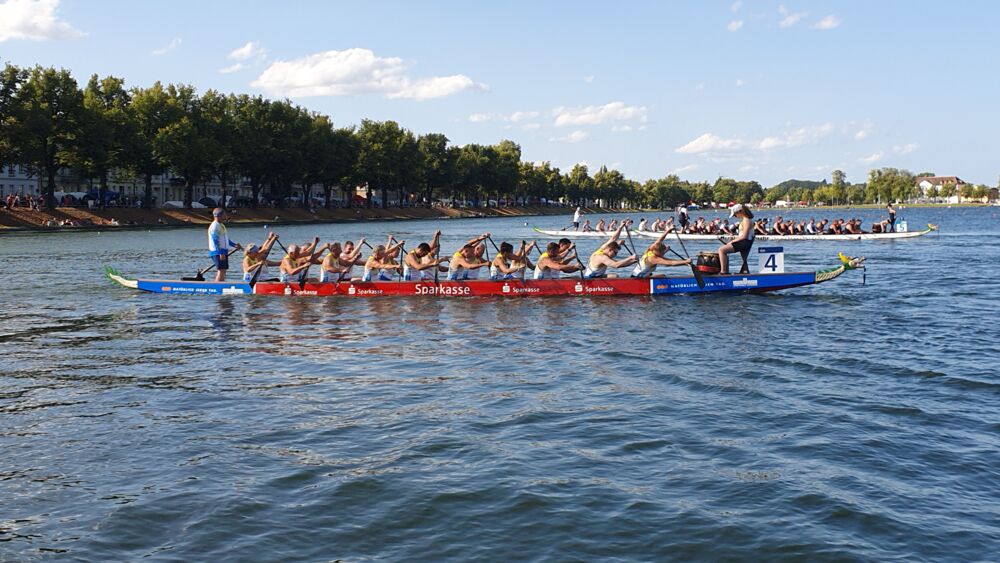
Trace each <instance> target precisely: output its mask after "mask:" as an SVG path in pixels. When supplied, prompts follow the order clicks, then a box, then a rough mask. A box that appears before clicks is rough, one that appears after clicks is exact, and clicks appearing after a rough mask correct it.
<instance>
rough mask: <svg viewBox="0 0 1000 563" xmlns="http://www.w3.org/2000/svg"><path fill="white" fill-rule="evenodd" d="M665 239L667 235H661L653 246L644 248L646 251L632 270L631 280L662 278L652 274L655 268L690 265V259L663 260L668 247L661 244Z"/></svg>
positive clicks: (659, 275)
mask: <svg viewBox="0 0 1000 563" xmlns="http://www.w3.org/2000/svg"><path fill="white" fill-rule="evenodd" d="M666 237H667V233H663V234H661V235H660V236H659V237H658V238H657V239H656V240H655V241H653V244H651V245H649V246H648V247H647V248H646V251H645V252H643V253H642V257H640V258H639V261H638V262H636V264H635V268H634V269H633V270H632V277H633V278H652V277H663V274H653V272H654V271H655V270H656V267H657V266H687V265H688V264H690V263H691V260H690V259H684V260H671V259H670V258H665V257H664V256H665V255H666V253H667V251H668V250H670V247H669V246H667V245H665V244H663V240H664V239H665V238H666Z"/></svg>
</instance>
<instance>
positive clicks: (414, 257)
mask: <svg viewBox="0 0 1000 563" xmlns="http://www.w3.org/2000/svg"><path fill="white" fill-rule="evenodd" d="M440 249H441V231H434V237H433V238H431V241H430V242H429V243H427V242H422V243H420V244H418V245H417V247H416V248H414V249H413V250H411V251H409V252H407V253H406V256H404V257H403V280H404V281H421V280H432V279H434V270H435V268H437V269H438V271H445V272H447V271H448V269H447V268H441V264H440V260H439V259H435V256H437V255H438V251H439V250H440Z"/></svg>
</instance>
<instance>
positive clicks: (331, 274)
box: [319, 238, 365, 283]
mask: <svg viewBox="0 0 1000 563" xmlns="http://www.w3.org/2000/svg"><path fill="white" fill-rule="evenodd" d="M364 243H365V239H364V238H361V239H360V240H358V244H357V246H355V245H354V243H352V242H351V241H347V242H345V243H344V246H341V245H340V243H339V242H335V243H333V244H330V245H329V250H330V252H329V253H328V254H327V255H326V256H324V257H323V262H322V263H321V265H320V272H319V281H321V282H323V283H331V282H332V283H337V282H341V281H344V280H349V279H351V270H352V269H353V268H354V266H355V265H356V264H357V263H358V260H360V259H361V245H363V244H364ZM348 246H349V247H350V249H351V250H350V252H348V251H347V250H346V249H347V248H348ZM362 263H363V262H362Z"/></svg>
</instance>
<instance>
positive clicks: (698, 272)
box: [691, 264, 705, 289]
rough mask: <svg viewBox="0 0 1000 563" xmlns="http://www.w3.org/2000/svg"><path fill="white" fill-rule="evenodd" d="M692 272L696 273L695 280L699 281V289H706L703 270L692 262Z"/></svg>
mask: <svg viewBox="0 0 1000 563" xmlns="http://www.w3.org/2000/svg"><path fill="white" fill-rule="evenodd" d="M691 273H692V274H694V281H695V282H697V283H698V289H705V278H704V277H703V276H702V275H701V270H699V269H698V268H697V267H696V266H695V265H694V264H691Z"/></svg>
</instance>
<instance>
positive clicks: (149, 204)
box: [142, 172, 153, 209]
mask: <svg viewBox="0 0 1000 563" xmlns="http://www.w3.org/2000/svg"><path fill="white" fill-rule="evenodd" d="M145 180H146V190H145V191H144V192H143V193H142V208H143V209H152V208H153V175H152V174H150V173H148V172H147V173H146V174H145Z"/></svg>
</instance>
